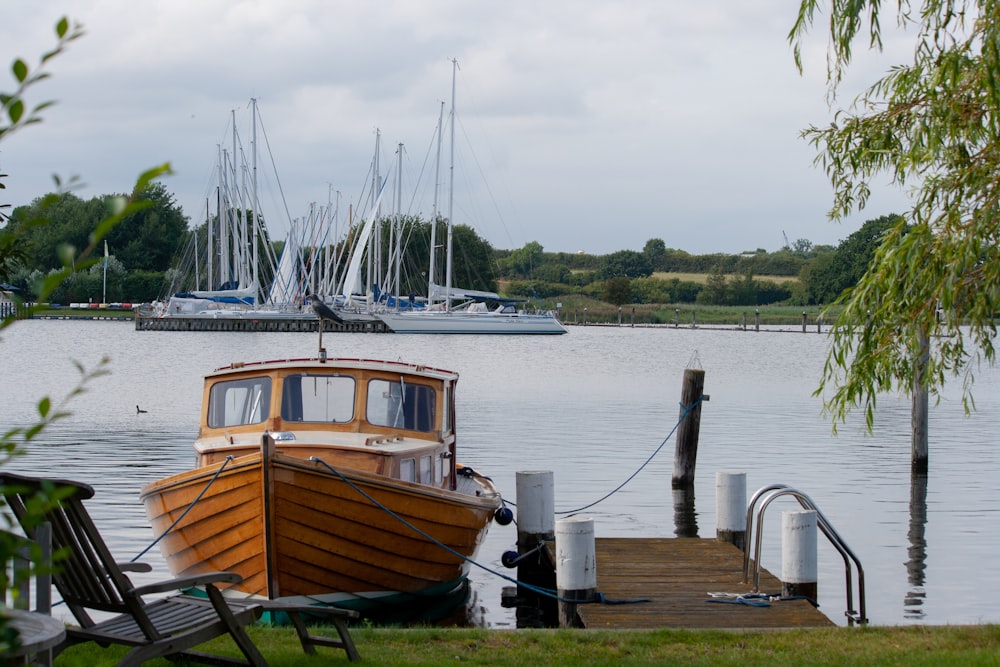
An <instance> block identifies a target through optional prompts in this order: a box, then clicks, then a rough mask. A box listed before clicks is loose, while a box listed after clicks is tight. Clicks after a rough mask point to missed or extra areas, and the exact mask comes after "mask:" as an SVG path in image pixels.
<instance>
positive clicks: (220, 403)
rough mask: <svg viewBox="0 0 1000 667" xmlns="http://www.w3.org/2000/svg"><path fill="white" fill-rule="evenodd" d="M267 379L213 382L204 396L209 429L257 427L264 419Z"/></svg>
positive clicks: (267, 406) (268, 390) (268, 397)
mask: <svg viewBox="0 0 1000 667" xmlns="http://www.w3.org/2000/svg"><path fill="white" fill-rule="evenodd" d="M270 406H271V378H269V377H255V378H245V379H242V380H227V381H223V382H216V383H215V384H214V385H212V389H211V390H210V391H209V395H208V425H209V426H210V427H211V428H225V427H227V426H241V425H243V424H259V423H261V422H262V421H264V420H265V419H267V418H268V416H269V413H270Z"/></svg>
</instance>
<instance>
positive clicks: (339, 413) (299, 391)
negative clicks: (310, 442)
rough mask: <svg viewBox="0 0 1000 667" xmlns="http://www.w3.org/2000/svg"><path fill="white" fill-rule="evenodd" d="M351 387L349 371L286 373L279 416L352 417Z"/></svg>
mask: <svg viewBox="0 0 1000 667" xmlns="http://www.w3.org/2000/svg"><path fill="white" fill-rule="evenodd" d="M354 389H355V386H354V378H353V377H351V376H349V375H314V374H309V373H303V374H301V375H289V376H288V377H286V378H285V381H284V384H283V385H282V390H281V418H282V419H284V420H285V421H292V422H328V423H329V422H337V423H347V422H349V421H351V420H352V419H354Z"/></svg>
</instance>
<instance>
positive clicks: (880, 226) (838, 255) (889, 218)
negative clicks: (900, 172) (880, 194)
mask: <svg viewBox="0 0 1000 667" xmlns="http://www.w3.org/2000/svg"><path fill="white" fill-rule="evenodd" d="M901 220H902V218H901V216H898V215H883V216H882V217H880V218H875V219H873V220H868V221H867V222H865V224H864V225H862V226H861V229H859V230H858V231H856V232H854V233H853V234H851V235H850V236H848V237H847V238H846V239H844V240H843V241H841V243H840V245H839V246H837V249H836V250H835V251H834V252H833V253H832V254H827V255H821V256H820V257H818V258H817V259H816V260H814V261H813V265H812V266H811V267H810V270H809V271H808V272H807V273H806V275H805V277H804V278H803V279H804V281H805V282H806V285H805V290H806V293H807V294H808V295H809V298H810V303H814V304H821V303H832V302H833V301H834V300H836V298H837V297H839V296H840V295H841V293H842V292H843V291H844V290H846V289H848V288H850V287H853V286H854V285H856V284H857V283H858V281H859V280H861V279H862V277H864V275H865V273H866V272H867V271H868V267H869V266H871V264H872V262H873V261H874V259H875V253H876V251H877V250H878V248H879V246H880V245H882V241H883V240H884V239H885V238H886V236H887V235H888V234H889V232H890V231H891V230H892V229H893V228H894V227H895V226H896V225H899V224H900V221H901ZM902 224H903V225H904V226H905V224H906V223H905V220H904V221H902Z"/></svg>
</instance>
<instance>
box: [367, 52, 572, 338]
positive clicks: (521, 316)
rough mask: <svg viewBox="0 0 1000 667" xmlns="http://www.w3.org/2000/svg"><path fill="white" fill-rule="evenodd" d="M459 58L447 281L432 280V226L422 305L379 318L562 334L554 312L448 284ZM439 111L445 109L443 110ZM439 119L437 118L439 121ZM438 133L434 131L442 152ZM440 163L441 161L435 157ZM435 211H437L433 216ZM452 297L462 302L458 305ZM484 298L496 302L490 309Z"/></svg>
mask: <svg viewBox="0 0 1000 667" xmlns="http://www.w3.org/2000/svg"><path fill="white" fill-rule="evenodd" d="M457 70H458V61H457V60H452V74H451V112H450V121H451V137H450V143H451V167H450V183H449V195H448V240H447V252H446V270H445V276H446V278H445V285H444V286H443V287H442V286H441V285H437V284H435V282H434V275H435V266H434V252H433V248H434V247H435V242H434V236H433V234H434V232H435V230H436V227H437V225H436V224H432V225H431V233H432V236H431V248H432V252H431V259H430V270H429V271H428V275H429V277H430V278H429V281H428V288H427V307H426V308H420V309H415V308H407V309H406V310H401V309H398V308H397V309H387V310H385V311H384V312H381V313H379V315H378V317H379V319H381V320H382V322H384V323H385V325H386V326H387V327H388V328H389V329H390V330H391V331H392V332H393V333H441V334H564V333H566V327H564V326H563V324H562V323H561V322H560V321H559V319H558V318H557V317H556V316H555V314H554V313H553V312H552V311H548V312H546V313H527V312H525V311H523V310H518V309H517V308H516V306H515V302H514V301H512V300H510V299H503V298H501V297H500V295H498V294H496V293H495V292H485V291H480V290H470V289H462V288H455V287H453V286H452V244H453V235H452V229H453V221H454V215H453V212H454V185H455V75H456V72H457ZM442 114H443V111H442ZM440 125H441V123H439V126H440ZM440 140H441V133H440V132H439V133H438V142H439V144H438V147H439V149H438V154H439V155H440ZM439 163H440V160H439ZM436 218H437V216H436V215H435V220H436ZM456 301H458V302H460V303H458V304H457V305H456V303H455V302H456ZM487 303H497V304H499V305H497V306H494V307H492V308H490V307H488V306H487V305H486V304H487Z"/></svg>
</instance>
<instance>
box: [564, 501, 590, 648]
mask: <svg viewBox="0 0 1000 667" xmlns="http://www.w3.org/2000/svg"><path fill="white" fill-rule="evenodd" d="M595 554H596V542H595V540H594V520H593V519H591V518H589V517H582V516H575V517H569V518H567V519H559V521H557V522H556V591H557V593H558V595H559V598H560V599H559V627H560V628H580V627H583V623H582V622H581V621H580V617H579V616H578V615H577V613H576V607H577V604H576V603H575V602H573V600H581V601H589V600H593V599H594V595H595V594H596V593H597V557H596V555H595Z"/></svg>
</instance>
